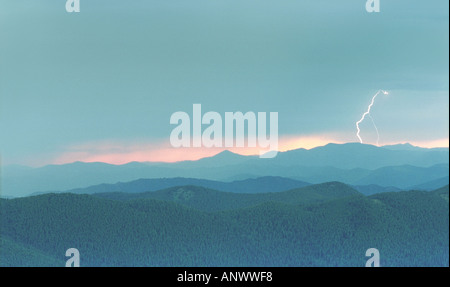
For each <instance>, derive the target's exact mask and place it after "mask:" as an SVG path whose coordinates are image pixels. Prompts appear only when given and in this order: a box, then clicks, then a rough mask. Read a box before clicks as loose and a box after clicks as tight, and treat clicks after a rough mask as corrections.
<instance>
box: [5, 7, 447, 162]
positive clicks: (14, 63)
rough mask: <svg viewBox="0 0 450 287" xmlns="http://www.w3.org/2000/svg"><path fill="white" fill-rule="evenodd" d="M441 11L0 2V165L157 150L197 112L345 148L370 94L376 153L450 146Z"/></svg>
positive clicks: (368, 132) (367, 131) (367, 129)
mask: <svg viewBox="0 0 450 287" xmlns="http://www.w3.org/2000/svg"><path fill="white" fill-rule="evenodd" d="M448 5H449V2H448V1H447V0H427V1H424V0H421V1H417V0H398V1H391V0H381V12H380V13H371V14H369V13H367V12H366V11H365V1H364V0H342V1H337V0H320V1H317V0H307V1H299V0H297V1H294V0H292V1H287V0H277V1H274V0H270V1H267V0H258V1H256V0H254V1H249V0H216V1H211V0H202V1H200V0H177V1H175V0H165V1H162V0H159V1H153V0H142V1H141V0H133V1H125V0H120V1H119V0H115V1H112V0H109V1H107V0H81V13H76V14H75V13H72V14H69V13H66V11H65V1H63V0H61V1H56V0H0V107H1V110H0V131H1V132H0V149H1V156H2V163H3V164H27V165H43V164H48V163H55V162H56V163H62V162H67V161H72V160H86V156H87V155H89V154H90V155H92V154H93V153H96V152H98V153H108V154H114V153H121V154H126V153H127V152H133V149H134V148H136V149H140V150H142V149H145V147H148V148H149V149H153V150H158V149H161V147H162V146H165V145H166V144H167V142H168V140H169V135H170V132H171V130H172V128H173V126H171V125H170V124H169V118H170V115H171V114H172V113H174V112H176V111H186V112H192V104H194V103H201V104H202V107H203V109H204V111H210V110H211V111H216V112H219V113H221V114H223V113H224V112H227V111H243V112H246V111H254V112H270V111H276V112H278V113H279V132H280V139H282V138H295V137H298V138H309V141H310V142H309V144H311V142H312V143H314V142H315V141H314V140H315V139H317V138H321V139H322V140H325V141H326V140H328V139H329V140H334V141H337V142H353V141H357V138H356V136H355V122H356V121H357V120H358V119H359V118H360V116H361V114H362V113H363V112H364V111H365V110H366V108H367V105H368V104H369V102H370V99H371V97H372V96H373V94H375V93H376V91H377V90H379V89H384V90H389V91H390V95H389V96H385V97H384V96H383V97H379V98H377V101H376V103H375V105H374V107H373V110H372V116H373V118H374V119H375V121H376V123H377V125H378V128H379V131H380V143H381V144H392V143H397V142H412V143H415V144H418V145H422V146H442V145H446V146H448V128H449V120H448V117H449V93H448V90H449V85H448V77H449V72H448V70H449V67H448V65H449V64H448V63H449V56H448V55H449V38H448V33H449V31H448V30H449V22H448V21H449V16H448V11H449V7H448ZM362 127H363V132H364V136H365V138H366V139H367V140H368V141H369V143H374V141H373V140H374V134H373V128H372V126H371V125H370V124H369V123H365V125H363V126H362ZM305 141H306V140H305ZM297 145H298V146H299V147H300V146H306V145H302V142H301V140H300V141H298V142H297ZM165 152H167V150H165ZM68 154H70V156H67V155H68ZM77 155H79V158H77ZM133 159H135V158H133ZM142 160H152V159H151V158H146V157H145V156H142Z"/></svg>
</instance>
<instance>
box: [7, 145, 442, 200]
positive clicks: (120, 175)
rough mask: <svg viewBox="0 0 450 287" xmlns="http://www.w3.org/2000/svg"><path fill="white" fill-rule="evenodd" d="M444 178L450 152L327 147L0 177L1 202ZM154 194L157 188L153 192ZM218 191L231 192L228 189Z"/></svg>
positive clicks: (56, 168) (403, 183)
mask: <svg viewBox="0 0 450 287" xmlns="http://www.w3.org/2000/svg"><path fill="white" fill-rule="evenodd" d="M448 173H449V151H448V148H437V149H424V148H418V147H412V146H410V145H396V146H387V147H376V146H372V145H366V144H359V143H349V144H328V145H326V146H323V147H317V148H314V149H311V150H305V149H298V150H292V151H287V152H281V153H279V154H278V156H277V157H276V158H273V159H260V158H258V157H255V156H242V155H238V154H234V153H231V152H229V151H225V152H222V153H220V154H218V155H216V156H214V157H210V158H204V159H200V160H198V161H185V162H177V163H138V162H132V163H128V164H124V165H111V164H106V163H82V162H75V163H71V164H64V165H48V166H44V167H40V168H28V167H22V166H7V167H4V168H3V172H2V196H5V197H16V196H27V195H30V194H32V193H36V192H50V191H65V190H72V189H74V188H86V187H89V186H92V185H99V184H116V183H118V182H127V181H133V180H138V179H142V178H147V179H148V178H153V179H157V178H176V177H184V178H191V179H194V178H197V179H207V180H215V181H225V182H226V181H236V180H245V179H251V178H258V177H265V176H271V177H284V178H285V180H287V179H293V180H296V181H300V182H304V183H311V184H314V183H322V182H329V181H340V182H344V183H347V184H351V185H356V186H363V185H378V186H381V187H395V188H399V189H407V188H410V187H413V186H419V187H420V186H425V187H426V186H427V184H428V185H429V186H428V188H425V189H432V188H436V187H438V186H435V184H434V185H433V184H432V183H433V181H434V182H439V183H444V184H445V183H446V182H447V183H448ZM184 184H185V183H184ZM202 186H205V185H202ZM167 187H169V186H167ZM205 187H208V186H205ZM212 187H213V188H216V187H215V186H212ZM292 187H300V186H292ZM163 188H164V187H163ZM157 189H160V188H154V189H152V190H157ZM220 190H222V191H229V189H226V188H221V189H220ZM243 190H245V189H244V188H243ZM116 191H117V190H116ZM146 191H148V190H146ZM237 192H239V191H237ZM250 192H251V191H250Z"/></svg>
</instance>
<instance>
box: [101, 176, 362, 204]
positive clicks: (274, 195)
mask: <svg viewBox="0 0 450 287" xmlns="http://www.w3.org/2000/svg"><path fill="white" fill-rule="evenodd" d="M357 195H360V196H362V194H360V193H359V192H357V191H356V190H354V189H353V188H352V187H350V186H348V185H346V184H343V183H340V182H328V183H322V184H316V185H311V186H306V187H302V188H298V189H292V190H289V191H283V192H270V193H258V194H245V193H244V194H238V193H232V192H221V191H216V190H212V189H207V188H204V187H198V186H179V187H173V188H168V189H164V190H160V191H155V192H144V193H119V192H117V193H101V194H95V196H98V197H102V198H109V199H114V200H138V199H157V200H164V201H172V202H176V203H179V204H181V205H185V206H188V207H192V208H195V209H198V210H203V211H221V210H230V209H237V208H245V207H250V206H255V205H258V204H261V203H264V202H280V203H289V204H312V203H319V202H325V201H329V200H334V199H338V198H344V197H349V196H357Z"/></svg>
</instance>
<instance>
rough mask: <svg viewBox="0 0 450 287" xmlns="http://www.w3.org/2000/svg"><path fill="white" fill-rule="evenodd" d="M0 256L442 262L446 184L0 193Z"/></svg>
mask: <svg viewBox="0 0 450 287" xmlns="http://www.w3.org/2000/svg"><path fill="white" fill-rule="evenodd" d="M0 202H1V213H2V214H1V220H2V228H1V235H2V236H1V237H2V239H1V240H2V242H1V243H2V245H1V247H0V248H1V250H0V252H1V253H0V254H1V256H0V265H2V266H17V265H19V266H61V264H63V262H64V261H65V260H67V258H66V257H65V251H66V250H67V249H69V248H77V249H78V250H79V251H80V258H81V265H82V266H364V264H365V262H366V260H367V258H366V257H365V252H366V250H367V249H368V248H377V249H379V250H380V255H381V264H382V266H448V264H449V204H448V187H447V189H446V190H445V189H443V190H440V191H436V192H421V191H408V192H396V193H382V194H376V195H373V196H370V197H365V196H362V195H360V194H355V195H350V196H345V197H340V198H330V200H321V201H320V202H318V201H310V202H309V203H305V202H303V203H300V202H299V201H292V202H289V203H288V202H287V201H285V202H284V203H283V202H273V201H266V202H264V203H260V204H258V205H254V206H251V207H245V208H238V209H232V210H227V211H218V212H205V211H201V210H196V209H193V208H189V207H186V206H182V205H179V204H177V203H175V202H169V201H165V200H155V199H145V198H141V199H139V200H125V201H118V200H111V199H108V198H101V197H95V196H92V195H76V194H47V195H39V196H33V197H27V198H19V199H7V200H1V201H0Z"/></svg>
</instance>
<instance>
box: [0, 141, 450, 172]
mask: <svg viewBox="0 0 450 287" xmlns="http://www.w3.org/2000/svg"><path fill="white" fill-rule="evenodd" d="M333 144H334V145H347V144H359V145H367V146H373V147H378V148H383V147H389V146H400V145H410V146H411V147H415V148H421V149H429V150H431V149H449V146H448V145H447V146H432V147H429V146H420V145H416V144H411V143H410V142H401V143H395V144H385V145H380V146H378V145H375V144H370V143H360V142H345V143H337V142H329V143H327V144H323V145H317V146H313V147H309V148H306V147H298V148H292V149H285V150H278V152H279V153H285V152H289V151H295V150H308V151H309V150H313V149H316V148H320V147H325V146H328V145H333ZM224 152H229V153H232V154H235V155H239V156H243V157H253V156H258V155H259V154H258V153H254V154H251V153H250V154H248V153H247V154H246V153H245V152H244V153H239V152H236V151H232V150H230V149H222V150H220V151H218V152H217V153H214V154H212V155H207V156H203V157H199V158H196V159H184V160H177V161H151V160H143V161H137V160H131V161H128V162H123V163H112V162H107V161H95V160H94V161H89V160H88V161H86V160H74V161H69V162H63V163H48V164H43V165H36V166H31V165H24V164H14V163H13V164H7V165H3V164H2V163H1V162H0V167H2V168H4V167H11V166H16V167H27V168H41V167H46V166H62V165H67V164H74V163H102V164H108V165H114V166H122V165H127V164H131V163H143V164H145V163H148V164H171V163H182V162H195V161H199V160H202V159H207V158H213V157H215V156H217V155H219V154H221V153H224Z"/></svg>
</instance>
